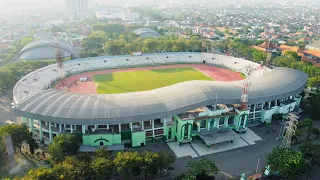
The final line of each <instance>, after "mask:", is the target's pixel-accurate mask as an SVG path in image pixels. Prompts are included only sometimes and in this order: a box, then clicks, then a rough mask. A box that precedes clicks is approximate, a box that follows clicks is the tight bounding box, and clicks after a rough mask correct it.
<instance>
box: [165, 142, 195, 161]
mask: <svg viewBox="0 0 320 180" xmlns="http://www.w3.org/2000/svg"><path fill="white" fill-rule="evenodd" d="M168 146H169V147H170V148H171V149H172V151H173V152H174V154H175V155H176V156H177V158H181V157H186V156H191V157H192V158H195V157H198V155H197V153H196V152H195V151H194V150H193V149H192V148H191V146H190V144H183V145H181V146H179V144H178V143H177V142H170V143H168Z"/></svg>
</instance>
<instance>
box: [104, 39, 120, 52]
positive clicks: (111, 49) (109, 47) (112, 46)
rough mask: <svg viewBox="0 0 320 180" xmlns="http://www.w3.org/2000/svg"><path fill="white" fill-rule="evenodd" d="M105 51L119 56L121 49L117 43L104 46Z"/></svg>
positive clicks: (108, 43)
mask: <svg viewBox="0 0 320 180" xmlns="http://www.w3.org/2000/svg"><path fill="white" fill-rule="evenodd" d="M103 49H104V51H105V52H106V53H107V54H109V55H119V54H120V48H119V46H118V45H117V44H116V43H115V42H110V41H109V42H107V43H106V44H105V46H104V48H103Z"/></svg>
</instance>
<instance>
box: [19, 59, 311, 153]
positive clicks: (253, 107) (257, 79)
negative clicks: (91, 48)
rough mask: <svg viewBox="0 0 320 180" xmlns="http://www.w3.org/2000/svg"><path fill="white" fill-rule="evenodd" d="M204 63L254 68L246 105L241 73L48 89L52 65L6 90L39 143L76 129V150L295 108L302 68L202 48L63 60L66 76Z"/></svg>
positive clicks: (224, 125)
mask: <svg viewBox="0 0 320 180" xmlns="http://www.w3.org/2000/svg"><path fill="white" fill-rule="evenodd" d="M178 63H184V64H185V63H189V64H206V65H208V66H217V67H222V68H226V69H230V70H233V71H237V72H241V73H244V74H245V73H246V72H245V69H246V67H247V66H248V65H250V66H251V67H252V68H254V69H255V70H254V72H253V74H252V76H251V79H252V80H251V86H250V89H249V96H248V97H249V100H248V108H247V109H246V110H240V109H239V104H240V97H241V93H242V86H243V82H242V81H233V82H219V81H187V82H182V83H178V84H175V85H171V86H167V87H162V88H158V89H154V90H150V91H142V92H132V93H123V94H78V93H71V92H65V91H59V90H55V89H52V88H51V87H52V85H54V84H55V83H56V82H58V81H59V77H60V74H59V71H58V69H57V66H56V65H50V66H47V67H44V68H42V69H39V70H36V71H34V72H32V73H30V74H28V75H27V76H25V77H24V78H22V79H21V80H20V81H19V82H18V83H17V84H16V86H15V88H14V90H13V96H14V102H15V107H14V114H15V116H19V117H22V121H23V122H24V123H27V124H28V125H29V128H30V131H32V132H33V133H34V134H35V136H36V137H37V138H38V139H39V140H40V141H41V142H44V143H46V144H48V143H51V142H52V141H53V138H54V137H55V136H56V135H58V134H61V133H70V132H71V133H74V132H78V133H81V134H82V137H83V146H82V150H83V151H91V150H92V149H94V148H95V147H99V146H106V145H107V146H108V148H109V149H110V150H112V149H121V148H123V144H125V143H130V144H131V145H132V147H138V146H142V145H145V144H146V143H148V142H149V140H150V141H153V140H155V139H157V138H161V139H164V140H165V141H168V142H169V141H176V142H177V143H179V144H183V143H187V142H190V141H192V139H193V138H194V137H200V138H201V139H202V140H203V141H204V142H205V143H206V144H207V145H208V146H211V145H213V144H216V143H220V142H224V141H229V140H230V141H232V139H233V138H236V137H237V134H236V133H235V132H245V131H246V129H247V127H248V126H251V125H256V124H261V123H270V122H271V121H272V115H273V114H275V113H280V114H287V113H289V112H291V111H295V110H297V109H298V108H299V105H300V102H301V95H300V94H301V92H302V91H303V89H304V87H305V85H306V83H307V79H308V76H307V75H306V74H305V73H303V72H301V71H298V70H294V69H288V68H272V69H264V68H262V67H261V65H260V64H257V63H254V62H251V61H247V60H244V59H239V58H234V57H230V56H224V55H217V54H208V53H159V54H144V55H142V56H109V57H98V58H86V59H76V60H70V61H67V62H66V63H65V65H64V66H65V71H66V76H72V75H75V74H79V73H83V72H87V71H95V70H101V69H113V68H128V67H139V66H151V65H163V64H178Z"/></svg>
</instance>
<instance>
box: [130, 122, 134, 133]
mask: <svg viewBox="0 0 320 180" xmlns="http://www.w3.org/2000/svg"><path fill="white" fill-rule="evenodd" d="M129 127H130V131H132V130H133V129H132V122H131V123H129Z"/></svg>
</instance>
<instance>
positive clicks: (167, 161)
mask: <svg viewBox="0 0 320 180" xmlns="http://www.w3.org/2000/svg"><path fill="white" fill-rule="evenodd" d="M158 154H159V156H158V163H157V166H158V167H159V169H160V170H162V169H164V170H165V174H166V173H167V170H168V168H169V167H170V166H171V165H172V164H173V163H174V162H175V158H174V156H172V155H171V154H170V153H168V152H166V151H161V152H159V153H158Z"/></svg>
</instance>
